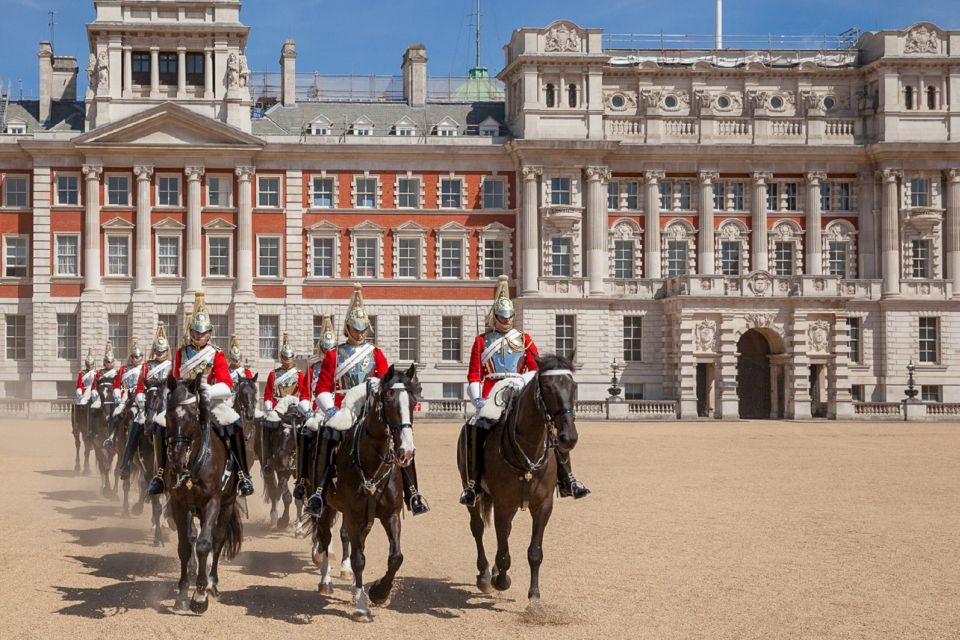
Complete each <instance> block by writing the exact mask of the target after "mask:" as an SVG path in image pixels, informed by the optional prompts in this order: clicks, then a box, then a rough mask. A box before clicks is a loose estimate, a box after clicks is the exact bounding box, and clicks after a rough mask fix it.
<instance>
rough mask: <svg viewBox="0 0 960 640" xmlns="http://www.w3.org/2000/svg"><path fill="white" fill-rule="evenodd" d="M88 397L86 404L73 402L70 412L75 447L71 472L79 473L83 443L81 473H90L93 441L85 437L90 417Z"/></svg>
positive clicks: (86, 474)
mask: <svg viewBox="0 0 960 640" xmlns="http://www.w3.org/2000/svg"><path fill="white" fill-rule="evenodd" d="M90 402H91V400H90V399H87V402H86V404H74V405H73V410H72V411H71V412H70V423H71V427H72V428H73V444H74V446H75V447H76V450H77V452H76V456H75V457H74V459H73V472H74V473H80V445H81V444H82V445H83V475H85V476H88V475H90V452H91V451H92V450H93V442H92V441H91V440H90V439H89V438H87V437H86V433H87V421H88V420H89V419H90Z"/></svg>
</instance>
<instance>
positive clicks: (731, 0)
mask: <svg viewBox="0 0 960 640" xmlns="http://www.w3.org/2000/svg"><path fill="white" fill-rule="evenodd" d="M801 3H802V4H801ZM724 5H725V6H724V31H725V33H727V34H740V35H759V34H767V33H774V34H797V35H800V34H803V35H808V34H823V33H828V34H837V33H840V32H841V31H844V30H846V29H848V28H850V27H859V28H860V29H861V30H864V31H874V30H878V29H891V28H902V27H905V26H908V25H910V24H912V23H914V22H919V21H921V20H927V21H930V22H933V23H935V24H938V25H939V26H941V27H944V28H953V29H957V28H960V0H725V2H724ZM798 5H799V6H803V11H802V12H798V11H797V10H796V7H797V6H798ZM475 6H476V0H367V2H364V3H360V2H356V1H353V2H343V1H338V0H246V1H245V2H244V4H243V12H242V19H243V21H244V22H245V23H246V24H248V25H250V26H251V27H252V30H251V33H250V41H249V44H248V48H247V57H248V58H249V60H250V67H251V68H252V69H254V70H257V71H261V70H264V69H266V70H270V71H276V70H277V68H278V62H277V61H278V59H279V53H280V47H281V45H282V44H283V41H284V39H286V38H294V39H295V40H296V41H297V48H298V53H299V55H298V60H297V68H298V71H319V72H321V73H358V74H369V73H376V74H384V75H395V74H398V73H399V72H400V59H401V55H402V54H403V51H404V49H405V48H406V46H407V45H409V44H411V43H414V42H423V43H424V44H425V45H426V46H427V52H428V55H429V57H430V63H429V73H430V75H436V76H441V75H448V74H452V75H464V74H465V73H466V70H467V69H468V68H469V67H471V66H473V57H474V45H473V40H474V37H473V27H472V26H471V25H472V24H473V18H472V17H471V14H472V13H473V12H474V11H475ZM482 6H483V9H482V11H483V14H484V15H483V18H482V21H481V22H482V26H483V38H482V41H483V46H482V61H483V64H484V65H486V66H487V67H489V68H490V70H491V71H492V72H493V73H496V71H498V70H499V69H500V67H501V66H502V61H503V53H502V49H501V48H502V46H503V45H504V44H505V43H506V42H507V41H508V40H509V37H510V32H511V31H512V30H513V29H515V28H519V27H526V26H533V27H538V26H544V25H546V24H549V23H550V22H552V21H553V20H555V19H558V18H567V19H570V20H573V21H574V22H576V23H578V24H580V25H581V26H585V27H599V28H602V29H604V31H605V32H607V33H660V32H664V33H689V34H709V33H712V32H713V28H714V26H713V25H714V0H593V1H590V0H483V4H482ZM365 7H372V10H369V11H366V10H364V8H365ZM50 9H53V10H55V11H56V12H57V16H56V22H57V25H56V41H55V46H56V53H57V54H59V55H75V56H77V58H78V59H79V60H80V64H81V67H85V65H86V58H87V54H88V47H87V38H86V30H85V28H84V25H85V23H86V22H88V21H89V20H92V19H93V1H92V0H0V79H2V81H3V85H4V87H6V85H7V81H8V80H12V81H13V87H14V95H16V94H17V80H18V79H22V80H23V91H24V94H25V95H28V96H33V95H36V93H37V58H36V51H37V44H38V43H39V41H40V40H46V39H48V38H49V33H50V30H49V28H48V26H47V22H48V17H47V11H49V10H50ZM81 75H83V74H81ZM81 83H85V79H84V78H81Z"/></svg>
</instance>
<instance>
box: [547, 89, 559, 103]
mask: <svg viewBox="0 0 960 640" xmlns="http://www.w3.org/2000/svg"><path fill="white" fill-rule="evenodd" d="M556 104H557V96H556V94H555V89H554V88H553V85H552V84H548V85H547V107H548V108H552V107H554V106H555V105H556Z"/></svg>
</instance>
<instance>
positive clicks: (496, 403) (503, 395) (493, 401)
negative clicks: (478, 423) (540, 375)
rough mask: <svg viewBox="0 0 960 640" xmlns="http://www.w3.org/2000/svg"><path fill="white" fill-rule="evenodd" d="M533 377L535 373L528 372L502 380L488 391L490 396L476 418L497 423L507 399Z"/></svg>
mask: <svg viewBox="0 0 960 640" xmlns="http://www.w3.org/2000/svg"><path fill="white" fill-rule="evenodd" d="M535 375H537V372H536V371H528V372H526V373H524V374H522V375H520V376H517V377H515V378H504V379H503V380H501V381H500V382H498V383H497V384H495V385H493V389H491V390H490V395H488V396H487V403H486V404H485V405H483V408H482V409H480V412H479V413H478V414H477V415H478V417H480V418H484V419H485V420H490V421H491V422H496V421H498V420H499V419H500V416H502V415H503V410H504V409H505V408H506V406H507V398H509V397H510V396H511V395H512V393H516V392H517V391H519V390H520V389H523V388H524V387H525V386H526V385H527V383H528V382H530V381H531V380H533V377H534V376H535ZM508 390H512V391H508Z"/></svg>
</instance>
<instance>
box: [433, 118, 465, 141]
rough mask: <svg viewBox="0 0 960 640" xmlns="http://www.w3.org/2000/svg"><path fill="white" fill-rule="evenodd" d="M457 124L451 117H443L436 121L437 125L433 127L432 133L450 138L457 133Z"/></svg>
mask: <svg viewBox="0 0 960 640" xmlns="http://www.w3.org/2000/svg"><path fill="white" fill-rule="evenodd" d="M458 126H459V125H458V124H457V123H456V122H454V121H453V120H452V119H451V118H444V119H443V120H441V121H440V122H438V123H437V126H436V127H435V128H434V130H433V131H434V135H437V136H440V137H444V138H452V137H453V136H455V135H457V128H458Z"/></svg>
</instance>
